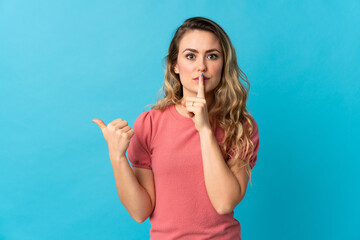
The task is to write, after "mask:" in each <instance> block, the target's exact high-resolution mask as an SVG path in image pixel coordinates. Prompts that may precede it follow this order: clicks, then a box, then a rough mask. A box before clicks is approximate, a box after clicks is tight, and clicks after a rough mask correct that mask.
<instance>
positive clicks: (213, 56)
mask: <svg viewBox="0 0 360 240" xmlns="http://www.w3.org/2000/svg"><path fill="white" fill-rule="evenodd" d="M208 57H209V58H210V59H213V60H215V59H217V58H218V57H219V56H218V55H217V54H215V53H213V54H210V55H209V56H208Z"/></svg>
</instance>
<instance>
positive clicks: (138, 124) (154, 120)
mask: <svg viewBox="0 0 360 240" xmlns="http://www.w3.org/2000/svg"><path fill="white" fill-rule="evenodd" d="M166 110H167V109H165V110H159V109H150V110H147V111H143V112H142V113H140V115H139V116H138V117H137V118H136V120H135V122H134V129H136V128H152V127H154V125H155V126H156V125H157V124H159V123H160V122H161V121H160V120H161V118H163V116H164V115H165V111H166Z"/></svg>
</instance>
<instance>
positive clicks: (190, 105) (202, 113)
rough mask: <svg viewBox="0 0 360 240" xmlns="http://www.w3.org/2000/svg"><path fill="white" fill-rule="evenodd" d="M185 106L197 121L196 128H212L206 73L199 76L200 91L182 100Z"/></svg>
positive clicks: (191, 116) (195, 121)
mask: <svg viewBox="0 0 360 240" xmlns="http://www.w3.org/2000/svg"><path fill="white" fill-rule="evenodd" d="M182 104H183V106H185V107H186V110H187V111H188V112H189V117H190V118H192V120H193V121H194V123H195V128H196V129H197V130H198V131H200V130H202V129H204V128H210V122H209V116H208V110H207V105H206V99H205V86H204V75H203V74H201V76H200V77H199V85H198V92H197V96H196V97H186V99H185V100H183V101H182Z"/></svg>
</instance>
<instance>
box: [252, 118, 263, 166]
mask: <svg viewBox="0 0 360 240" xmlns="http://www.w3.org/2000/svg"><path fill="white" fill-rule="evenodd" d="M252 120H253V126H254V128H253V132H252V133H251V135H250V139H251V141H252V142H253V143H254V153H253V155H252V156H251V159H250V161H249V164H250V168H251V169H253V168H254V166H255V164H256V161H257V152H258V151H259V146H260V140H259V128H258V125H257V123H256V121H255V119H254V118H252Z"/></svg>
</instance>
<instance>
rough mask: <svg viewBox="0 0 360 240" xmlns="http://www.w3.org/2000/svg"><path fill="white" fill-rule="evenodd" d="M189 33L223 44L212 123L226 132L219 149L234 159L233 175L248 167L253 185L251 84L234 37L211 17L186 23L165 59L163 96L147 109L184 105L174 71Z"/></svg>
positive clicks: (179, 83) (231, 165)
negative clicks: (202, 34) (240, 63)
mask: <svg viewBox="0 0 360 240" xmlns="http://www.w3.org/2000/svg"><path fill="white" fill-rule="evenodd" d="M189 30H203V31H209V32H212V33H213V34H215V36H217V38H218V39H219V41H220V45H221V47H222V50H223V54H224V65H223V70H222V76H221V81H220V83H219V85H218V86H217V87H216V88H215V89H214V104H213V106H212V108H211V109H210V110H209V120H210V123H211V126H212V129H213V130H215V127H216V125H217V126H218V127H220V128H221V129H223V131H224V138H223V139H222V142H220V143H219V146H220V149H221V151H222V154H223V156H224V158H230V159H229V160H228V161H227V165H228V167H229V168H230V169H231V171H232V172H233V173H237V172H238V171H239V170H240V169H241V168H243V167H246V172H247V174H248V176H249V177H250V182H251V168H250V164H249V160H250V159H251V157H252V155H253V152H254V144H253V143H252V141H251V140H250V135H251V134H252V132H253V123H252V116H251V115H250V114H249V112H248V111H247V107H246V101H247V98H248V92H249V90H250V82H249V81H248V79H247V77H246V75H245V73H243V72H242V71H241V69H240V68H239V66H238V64H237V60H236V52H235V49H234V47H233V45H232V43H231V41H230V38H229V37H228V35H227V34H226V32H225V31H224V30H223V29H222V28H221V27H220V26H219V25H218V24H217V23H215V22H213V21H212V20H210V19H207V18H203V17H193V18H189V19H187V20H185V21H184V23H183V24H182V25H181V26H180V27H179V28H178V29H177V31H176V32H175V34H174V37H173V39H172V41H171V43H170V46H169V50H168V55H167V56H166V58H165V59H166V63H165V67H166V71H165V77H164V85H163V86H162V88H161V89H160V92H159V93H160V94H163V96H159V95H158V98H157V102H156V104H155V105H147V106H151V108H152V109H158V110H161V111H163V110H164V109H165V108H167V107H168V106H170V105H174V104H178V103H180V102H181V99H182V97H183V89H182V84H181V82H180V78H179V75H178V74H176V73H175V72H174V64H175V63H176V61H177V57H178V51H179V43H180V41H181V39H182V37H183V36H184V34H185V33H186V32H187V31H189ZM239 78H240V79H241V80H242V81H243V82H244V83H246V86H244V85H243V84H242V83H241V82H240V81H239ZM245 122H248V125H245V124H244V123H245ZM214 123H215V124H214Z"/></svg>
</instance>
